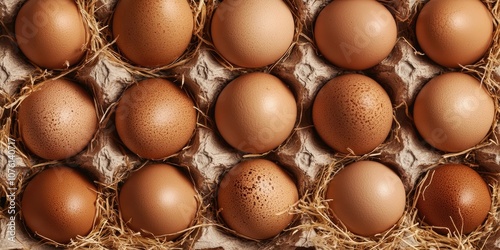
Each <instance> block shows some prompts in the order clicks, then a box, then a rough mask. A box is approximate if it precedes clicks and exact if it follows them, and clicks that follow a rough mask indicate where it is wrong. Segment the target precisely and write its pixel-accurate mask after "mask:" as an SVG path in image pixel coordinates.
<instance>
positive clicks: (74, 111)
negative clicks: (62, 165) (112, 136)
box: [18, 79, 98, 160]
mask: <svg viewBox="0 0 500 250" xmlns="http://www.w3.org/2000/svg"><path fill="white" fill-rule="evenodd" d="M35 88H36V90H35V91H34V92H33V93H31V94H30V95H29V96H28V97H27V98H26V99H24V100H23V101H22V102H21V105H20V106H19V109H18V126H19V132H20V133H21V140H22V142H23V143H24V145H25V146H26V147H27V148H28V149H29V150H30V151H31V152H32V153H34V154H36V155H38V156H40V157H42V158H44V159H48V160H61V159H65V158H68V157H71V156H74V155H76V154H77V153H79V152H80V151H82V150H83V149H84V148H85V147H86V146H87V145H88V144H89V142H90V141H91V139H92V137H93V136H94V134H95V132H96V131H97V125H98V120H97V113H96V110H95V106H94V101H93V100H92V97H91V96H90V95H89V94H88V93H87V92H86V91H85V89H83V88H82V87H81V86H80V85H78V84H77V83H75V82H72V81H69V80H66V79H57V80H49V81H46V82H43V83H41V84H40V85H38V86H35Z"/></svg>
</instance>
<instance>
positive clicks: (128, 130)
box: [115, 78, 196, 159]
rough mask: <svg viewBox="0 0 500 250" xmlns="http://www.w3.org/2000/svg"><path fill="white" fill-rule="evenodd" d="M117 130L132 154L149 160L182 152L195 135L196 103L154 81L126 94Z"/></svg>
mask: <svg viewBox="0 0 500 250" xmlns="http://www.w3.org/2000/svg"><path fill="white" fill-rule="evenodd" d="M115 122H116V130H117V131H118V135H119V136H120V139H121V140H122V141H123V143H124V144H125V146H127V147H128V148H129V149H130V150H132V152H134V153H136V154H138V155H139V156H141V157H144V158H149V159H160V158H165V157H168V156H170V155H172V154H174V153H176V152H178V151H180V150H181V149H182V148H183V147H184V146H186V144H187V143H188V141H189V139H190V138H191V136H192V135H193V132H194V130H195V127H196V110H195V108H194V103H193V100H191V98H190V97H189V96H188V95H187V94H186V93H185V92H184V91H183V90H182V89H180V88H179V87H177V86H176V85H175V84H174V83H173V82H171V81H168V80H165V79H160V78H154V79H147V80H143V81H141V82H139V83H138V84H136V85H134V86H132V87H130V88H129V89H127V90H126V91H125V93H124V94H123V97H122V98H121V99H120V101H119V103H118V107H117V109H116V118H115Z"/></svg>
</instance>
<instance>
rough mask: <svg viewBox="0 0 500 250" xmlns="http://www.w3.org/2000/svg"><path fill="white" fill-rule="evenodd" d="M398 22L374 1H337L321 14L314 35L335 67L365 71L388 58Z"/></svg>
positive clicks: (394, 39) (323, 52)
mask: <svg viewBox="0 0 500 250" xmlns="http://www.w3.org/2000/svg"><path fill="white" fill-rule="evenodd" d="M397 33H398V32H397V27H396V21H395V20H394V18H393V17H392V15H391V13H390V12H389V10H387V9H386V8H385V7H384V5H382V4H381V3H379V2H378V1H373V0H357V1H352V0H335V1H332V2H331V3H330V4H328V5H327V6H326V7H325V8H324V9H323V10H322V11H321V12H320V13H319V15H318V18H317V19H316V23H315V26H314V38H315V40H316V45H317V46H318V49H319V51H320V52H321V54H322V55H323V56H324V57H325V58H326V59H327V60H328V61H330V62H331V63H333V64H335V65H336V66H339V67H342V68H345V69H352V70H364V69H368V68H371V67H373V66H375V65H377V64H378V63H380V62H381V61H382V60H383V59H384V58H386V57H387V56H388V55H389V54H390V53H391V51H392V49H393V48H394V45H396V39H397Z"/></svg>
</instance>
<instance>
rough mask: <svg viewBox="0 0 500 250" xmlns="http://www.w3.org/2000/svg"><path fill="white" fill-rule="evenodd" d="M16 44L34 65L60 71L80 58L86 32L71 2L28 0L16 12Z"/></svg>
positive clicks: (70, 0)
mask: <svg viewBox="0 0 500 250" xmlns="http://www.w3.org/2000/svg"><path fill="white" fill-rule="evenodd" d="M15 32H16V41H17V44H18V46H19V48H20V49H21V51H22V52H23V53H24V55H25V56H26V57H27V58H28V59H29V60H30V61H32V62H33V63H34V64H36V65H38V66H40V67H42V68H48V69H64V68H67V67H68V66H71V65H74V64H76V63H78V62H79V61H80V60H81V59H82V57H83V56H84V54H85V52H86V50H87V47H88V43H89V39H90V33H89V28H88V27H87V24H86V23H85V22H84V20H83V17H82V15H81V13H80V9H79V8H78V7H77V5H76V3H75V1H73V0H28V1H26V3H24V5H23V6H22V7H21V9H20V10H19V13H18V14H17V17H16V24H15Z"/></svg>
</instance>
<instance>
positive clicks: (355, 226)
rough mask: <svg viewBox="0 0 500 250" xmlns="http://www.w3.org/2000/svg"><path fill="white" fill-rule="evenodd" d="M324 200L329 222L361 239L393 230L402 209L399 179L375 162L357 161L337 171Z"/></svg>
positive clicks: (403, 203)
mask: <svg viewBox="0 0 500 250" xmlns="http://www.w3.org/2000/svg"><path fill="white" fill-rule="evenodd" d="M326 199H327V200H328V207H329V211H330V212H331V214H330V216H331V217H332V219H333V220H334V221H335V222H336V223H338V222H341V223H342V224H344V225H345V226H346V227H347V229H348V230H350V231H351V232H353V233H355V234H358V235H362V236H373V235H375V234H378V233H383V232H384V231H386V230H388V229H390V228H391V227H393V226H394V225H395V224H396V223H397V222H398V221H399V219H400V218H401V216H403V212H404V211H405V205H406V194H405V188H404V186H403V182H402V181H401V179H400V178H399V176H398V175H397V174H396V173H395V172H394V171H392V170H391V169H390V168H388V167H386V166H385V165H383V164H381V163H378V162H375V161H358V162H355V163H352V164H349V165H347V166H346V167H345V168H344V169H342V170H340V171H339V172H338V173H337V174H336V175H335V176H334V177H333V179H332V180H331V181H330V183H329V184H328V189H327V192H326ZM339 224H340V223H339Z"/></svg>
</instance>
